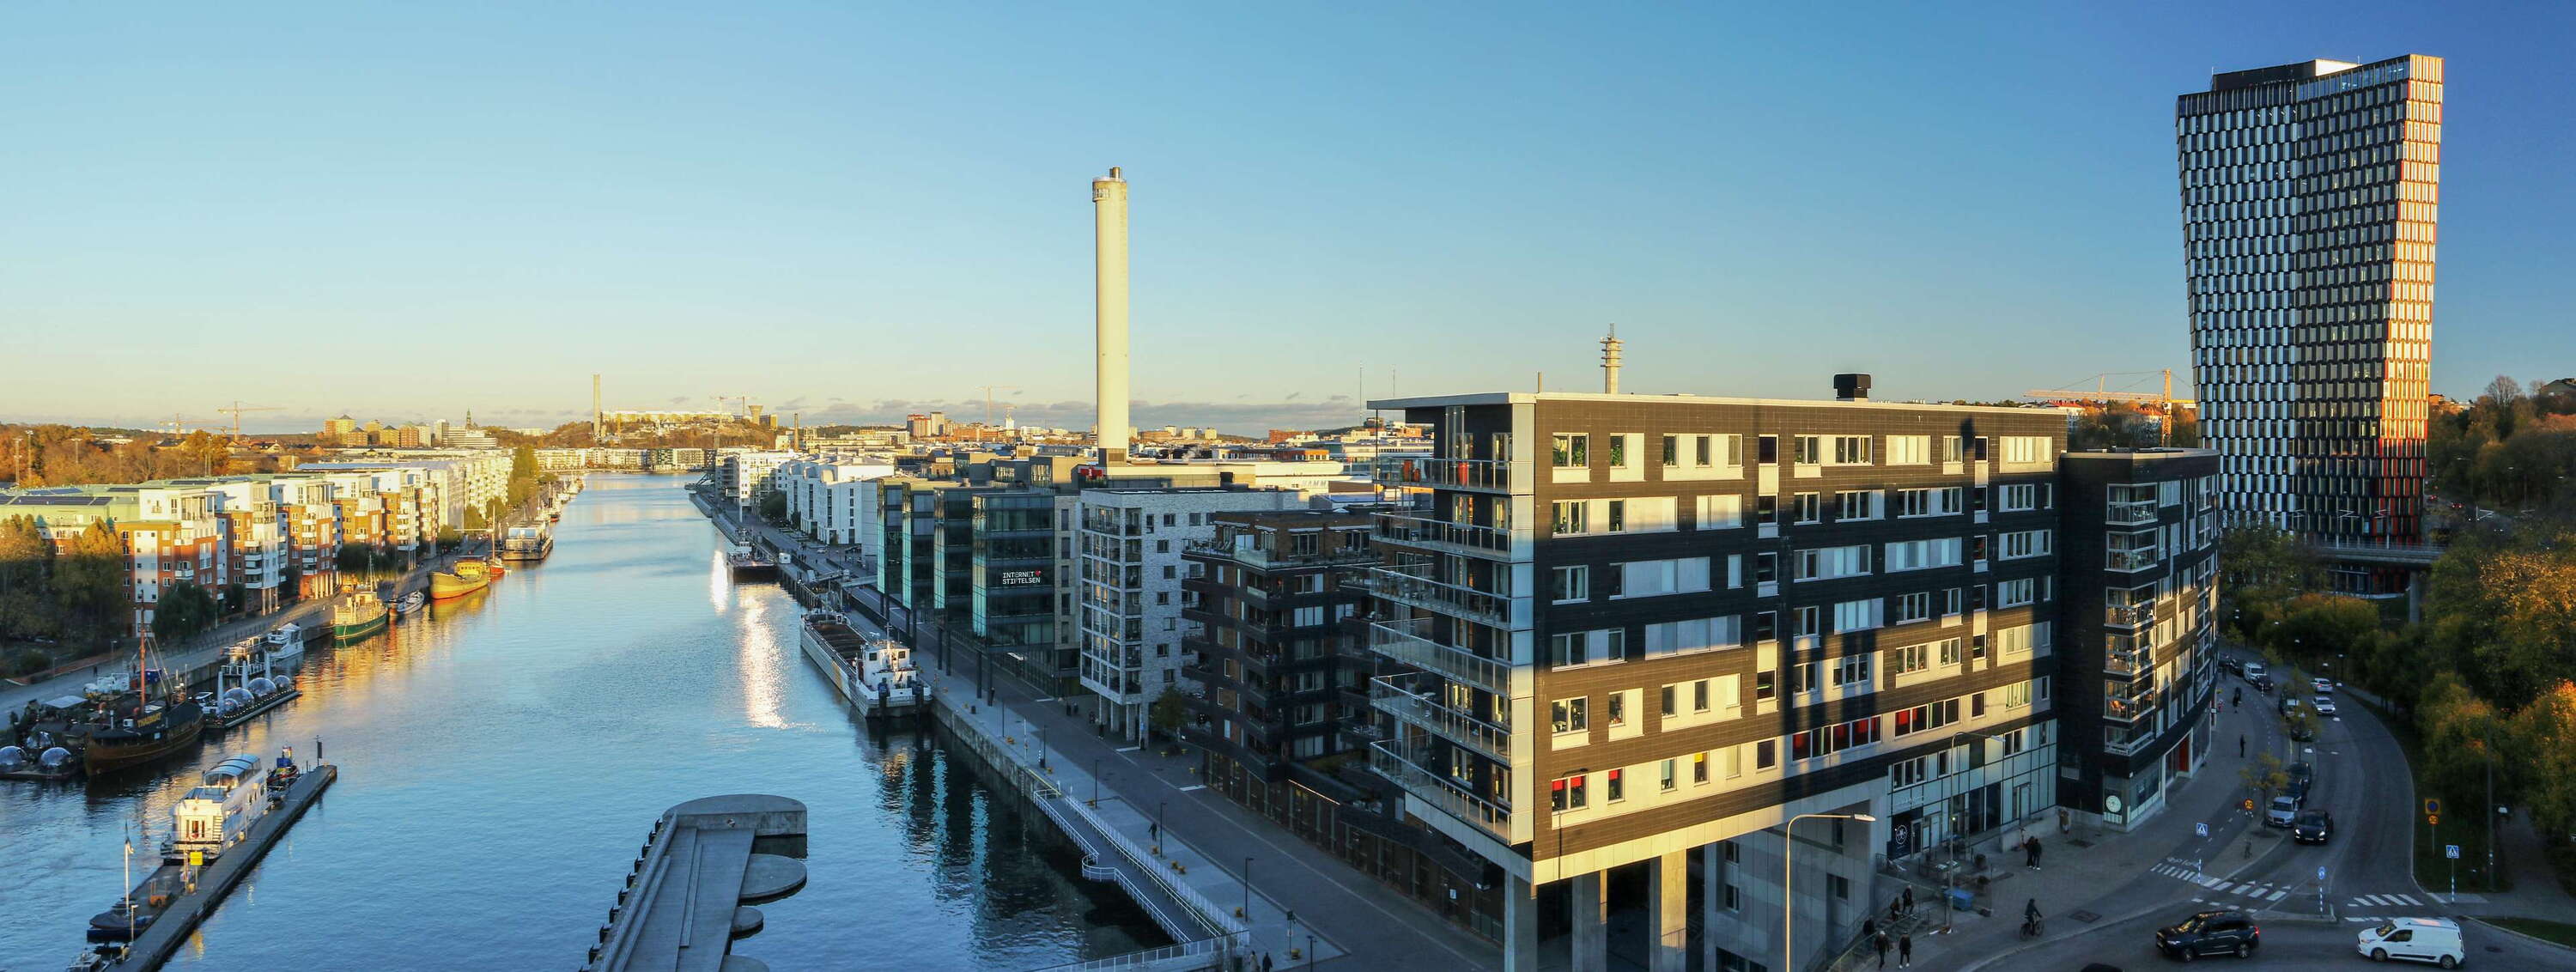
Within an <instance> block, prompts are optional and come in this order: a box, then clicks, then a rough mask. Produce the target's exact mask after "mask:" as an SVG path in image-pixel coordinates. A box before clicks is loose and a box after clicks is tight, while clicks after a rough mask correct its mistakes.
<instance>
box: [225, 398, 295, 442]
mask: <svg viewBox="0 0 2576 972" xmlns="http://www.w3.org/2000/svg"><path fill="white" fill-rule="evenodd" d="M279 408H280V406H276V405H244V404H242V403H241V399H238V398H236V399H233V405H232V407H231V408H218V409H216V410H215V411H217V412H230V413H232V416H233V441H235V442H239V441H241V417H242V413H243V412H274V411H278V410H279Z"/></svg>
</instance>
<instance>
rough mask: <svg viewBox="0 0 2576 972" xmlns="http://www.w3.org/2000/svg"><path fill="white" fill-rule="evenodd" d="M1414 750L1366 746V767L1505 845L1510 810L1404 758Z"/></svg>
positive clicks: (1383, 744)
mask: <svg viewBox="0 0 2576 972" xmlns="http://www.w3.org/2000/svg"><path fill="white" fill-rule="evenodd" d="M1417 751H1418V747H1414V746H1409V745H1406V744H1405V743H1402V742H1396V741H1388V742H1373V743H1370V744H1369V768H1370V769H1373V770H1376V771H1377V772H1378V775H1380V776H1384V777H1386V778H1387V779H1390V780H1394V781H1395V784H1396V785H1397V786H1400V787H1403V788H1404V791H1405V792H1407V793H1410V794H1413V795H1414V796H1416V797H1420V798H1422V799H1423V800H1424V801H1425V802H1428V803H1430V804H1431V805H1433V806H1435V807H1438V808H1440V809H1441V810H1442V811H1443V812H1446V813H1448V814H1449V815H1450V816H1452V817H1456V818H1458V819H1459V820H1461V821H1464V822H1466V823H1471V824H1474V825H1476V826H1477V827H1479V828H1482V829H1483V830H1484V831H1485V832H1486V833H1488V834H1492V835H1494V837H1496V838H1497V839H1500V840H1502V841H1503V842H1505V843H1509V842H1511V839H1512V837H1511V830H1512V808H1511V807H1509V806H1505V805H1503V804H1499V803H1494V802H1492V801H1489V800H1486V799H1485V798H1483V797H1480V796H1477V795H1475V794H1473V793H1469V792H1467V791H1466V790H1465V789H1462V788H1460V787H1459V786H1458V785H1457V784H1455V783H1452V782H1450V781H1449V779H1448V778H1447V777H1444V776H1442V775H1440V774H1438V773H1434V772H1432V771H1430V770H1427V769H1424V768H1422V766H1421V765H1420V764H1418V763H1416V762H1414V761H1413V759H1411V758H1408V757H1407V756H1406V755H1404V753H1406V752H1417Z"/></svg>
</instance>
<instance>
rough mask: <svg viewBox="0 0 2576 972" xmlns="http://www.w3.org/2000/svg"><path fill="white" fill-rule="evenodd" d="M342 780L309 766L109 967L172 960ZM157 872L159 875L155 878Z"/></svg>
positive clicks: (118, 971)
mask: <svg viewBox="0 0 2576 972" xmlns="http://www.w3.org/2000/svg"><path fill="white" fill-rule="evenodd" d="M339 778H340V768H339V767H337V766H334V765H331V764H329V763H322V764H319V765H316V766H314V767H313V768H311V769H308V770H305V771H304V773H303V775H301V776H298V777H297V778H296V780H295V783H294V785H292V786H289V787H287V788H286V797H285V799H284V800H283V801H282V802H280V803H279V805H278V807H277V809H275V810H271V811H269V812H268V813H267V814H266V815H264V816H262V817H260V818H259V821H258V822H256V823H253V824H251V827H250V833H249V834H247V835H246V836H244V837H243V838H242V842H241V843H240V844H239V845H236V846H234V847H233V848H231V849H230V850H227V851H225V852H224V855H223V856H222V857H219V858H216V859H215V862H214V863H213V864H210V865H207V866H206V868H205V869H204V870H201V871H199V872H198V873H197V884H196V887H194V888H187V889H183V890H180V891H179V893H178V895H177V896H176V897H174V898H172V899H171V901H170V904H169V906H168V907H165V908H163V909H162V910H161V914H160V916H159V917H157V918H154V919H153V921H152V927H150V928H147V929H144V930H143V931H142V932H141V933H139V934H137V935H135V936H134V941H133V942H132V943H130V944H129V945H128V946H127V948H126V950H125V957H124V958H122V959H120V960H118V961H117V962H115V963H114V964H111V965H109V966H107V968H108V969H109V970H111V972H148V970H151V969H157V968H160V967H161V963H163V962H167V961H169V960H170V956H171V955H172V954H174V953H176V952H178V951H179V946H181V945H183V944H185V943H186V942H187V941H188V936H189V935H191V934H193V933H195V932H196V930H197V925H198V923H199V922H203V921H205V920H206V916H207V915H209V914H213V913H214V910H215V906H216V905H218V904H222V903H223V900H224V895H227V894H230V893H232V890H233V886H234V885H237V884H240V883H241V879H242V878H243V877H245V876H247V875H249V874H250V869H251V868H252V867H255V866H257V865H258V864H259V859H260V858H261V857H263V856H266V855H267V854H268V849H269V848H270V847H271V846H273V845H275V844H276V843H277V839H278V838H279V837H282V836H285V834H286V828H288V827H292V826H294V825H295V821H296V819H297V818H299V817H302V816H304V811H305V810H306V809H308V808H310V807H312V806H313V803H314V801H316V800H319V799H321V797H322V791H323V790H327V789H330V787H331V782H332V781H333V780H337V779H339ZM158 876H159V875H158V874H157V873H156V874H155V877H158ZM147 883H149V881H148V880H147Z"/></svg>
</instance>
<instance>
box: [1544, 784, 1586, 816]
mask: <svg viewBox="0 0 2576 972" xmlns="http://www.w3.org/2000/svg"><path fill="white" fill-rule="evenodd" d="M1584 780H1585V777H1583V776H1579V775H1578V776H1568V777H1564V778H1561V779H1559V780H1557V781H1556V782H1554V783H1551V784H1549V785H1548V788H1547V789H1548V807H1549V808H1550V809H1553V810H1556V811H1558V812H1560V813H1562V812H1564V811H1567V810H1581V809H1583V808H1584V807H1585V806H1586V805H1587V803H1586V802H1585V799H1584V792H1583V791H1584V786H1583V784H1584Z"/></svg>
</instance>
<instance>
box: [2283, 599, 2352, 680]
mask: <svg viewBox="0 0 2576 972" xmlns="http://www.w3.org/2000/svg"><path fill="white" fill-rule="evenodd" d="M2279 621H2280V623H2278V624H2273V625H2267V626H2266V630H2265V632H2264V634H2265V636H2266V637H2265V639H2264V640H2263V641H2262V644H2263V645H2264V646H2265V647H2268V648H2271V649H2272V650H2274V651H2278V652H2281V653H2283V654H2285V655H2288V656H2289V657H2291V658H2292V659H2294V660H2299V661H2302V662H2308V663H2313V662H2316V661H2322V660H2326V659H2331V658H2333V657H2334V656H2336V655H2340V654H2345V653H2348V652H2351V651H2353V650H2355V649H2357V648H2360V647H2361V646H2362V644H2363V642H2364V641H2365V640H2366V639H2368V638H2369V637H2370V636H2371V635H2372V634H2373V633H2374V632H2377V631H2378V630H2379V608H2378V607H2377V606H2375V605H2373V604H2371V603H2370V602H2369V601H2365V600H2362V599H2360V598H2357V597H2345V596H2342V595H2339V594H2301V595H2298V596H2296V597H2292V598H2291V599H2290V600H2289V601H2288V602H2287V603H2286V604H2283V605H2282V607H2281V613H2280V616H2279ZM2344 677H2345V678H2351V677H2352V674H2351V673H2350V672H2345V673H2344Z"/></svg>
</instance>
